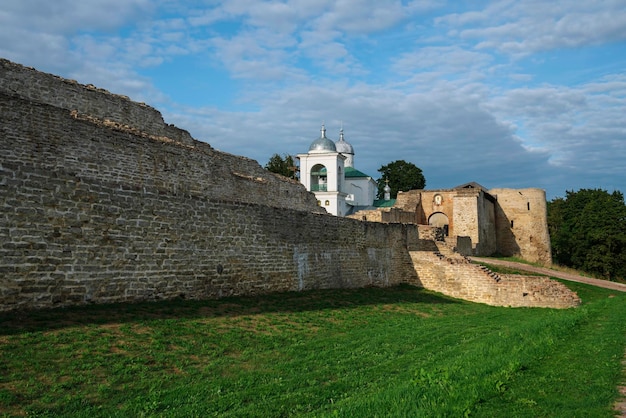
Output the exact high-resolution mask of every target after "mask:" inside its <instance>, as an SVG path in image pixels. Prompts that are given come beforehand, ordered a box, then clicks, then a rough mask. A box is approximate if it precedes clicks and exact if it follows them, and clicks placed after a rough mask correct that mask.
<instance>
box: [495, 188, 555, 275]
mask: <svg viewBox="0 0 626 418" xmlns="http://www.w3.org/2000/svg"><path fill="white" fill-rule="evenodd" d="M489 193H490V194H491V195H492V196H494V197H495V198H496V201H497V203H496V229H497V234H496V235H497V239H498V244H497V247H498V252H499V253H501V254H502V255H506V256H519V257H521V258H523V259H524V260H527V261H531V262H534V263H539V264H542V265H550V264H552V251H551V248H550V235H549V232H548V215H547V203H546V193H545V191H544V190H542V189H534V188H531V189H491V190H490V191H489Z"/></svg>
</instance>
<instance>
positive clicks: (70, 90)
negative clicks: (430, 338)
mask: <svg viewBox="0 0 626 418" xmlns="http://www.w3.org/2000/svg"><path fill="white" fill-rule="evenodd" d="M0 151H1V152H0V310H13V309H32V308H46V307H55V306H68V305H75V304H85V303H103V302H122V301H139V300H156V299H170V298H177V297H184V298H190V299H198V298H215V297H222V296H227V295H242V294H263V293H268V292H275V291H285V290H303V289H313V288H333V287H359V286H368V285H373V286H389V285H394V284H398V283H412V284H416V285H418V286H421V285H423V283H422V281H421V278H420V275H424V277H427V274H429V272H430V271H435V270H436V268H435V267H436V266H431V267H432V268H431V267H428V268H426V269H422V270H420V269H416V268H414V266H413V261H412V260H411V254H410V253H409V251H408V250H409V249H411V248H413V249H415V248H417V247H419V245H418V242H419V240H418V232H417V228H416V227H415V226H413V225H405V224H381V223H375V222H362V221H359V220H354V219H346V218H340V217H334V216H330V215H327V214H325V213H323V212H324V211H323V210H322V209H320V208H319V207H318V206H317V201H316V199H315V197H314V196H313V195H312V194H311V193H308V192H306V190H305V189H304V187H303V186H302V185H301V184H299V183H298V182H296V181H291V180H288V179H286V178H284V177H281V176H277V175H274V174H272V173H269V172H267V171H266V170H264V169H263V168H262V167H261V166H260V165H259V164H258V163H257V162H255V161H253V160H250V159H247V158H243V157H237V156H233V155H230V154H226V153H222V152H218V151H216V150H214V149H213V148H211V147H210V146H209V145H208V144H206V143H202V142H199V141H196V140H194V139H193V138H191V137H190V136H189V134H188V133H187V132H185V131H183V130H180V129H178V128H176V127H174V126H172V125H167V124H165V123H164V122H163V119H162V117H161V115H160V113H159V112H158V111H156V110H155V109H153V108H151V107H149V106H146V105H143V104H138V103H133V102H131V101H130V100H128V99H127V98H124V97H122V96H116V95H112V94H110V93H108V92H105V91H103V90H99V89H96V88H93V87H90V86H81V85H79V84H78V83H75V82H72V81H68V80H63V79H61V78H59V77H55V76H52V75H48V74H42V73H40V72H37V71H35V70H33V69H29V68H25V67H22V66H19V65H16V64H13V63H10V62H8V61H6V60H0ZM425 266H430V264H425ZM437 268H439V267H437ZM432 288H434V289H436V290H437V286H436V284H434V285H433V286H432ZM489 291H490V290H487V291H486V292H489ZM491 291H493V290H491ZM515 292H517V290H515ZM537 294H538V296H537V297H538V298H539V299H542V298H543V299H542V300H543V302H544V306H552V305H550V303H551V302H552V301H553V300H554V298H553V296H552V295H550V294H547V293H545V292H543V293H542V291H539V292H537ZM488 299H489V298H487V299H485V301H487V302H489V300H488ZM479 301H480V300H479ZM534 306H539V305H534Z"/></svg>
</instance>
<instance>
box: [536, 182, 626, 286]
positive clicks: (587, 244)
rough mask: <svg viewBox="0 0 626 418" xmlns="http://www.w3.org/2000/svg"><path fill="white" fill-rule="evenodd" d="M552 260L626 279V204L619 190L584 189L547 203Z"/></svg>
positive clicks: (603, 276) (599, 274)
mask: <svg viewBox="0 0 626 418" xmlns="http://www.w3.org/2000/svg"><path fill="white" fill-rule="evenodd" d="M548 228H549V231H550V240H551V242H552V259H553V261H554V262H555V263H557V264H560V265H562V266H567V267H572V268H574V269H577V270H582V271H585V272H588V273H591V274H594V275H596V276H600V277H602V278H604V279H606V280H612V281H625V280H626V205H625V204H624V195H623V194H622V193H621V192H619V191H614V192H613V193H609V192H607V191H605V190H601V189H581V190H579V191H577V192H574V191H568V192H566V195H565V198H561V197H559V198H556V199H554V200H552V201H551V202H548Z"/></svg>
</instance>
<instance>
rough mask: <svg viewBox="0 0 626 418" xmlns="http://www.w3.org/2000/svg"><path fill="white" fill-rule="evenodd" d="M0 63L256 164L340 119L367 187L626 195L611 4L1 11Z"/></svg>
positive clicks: (619, 49)
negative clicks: (149, 109) (406, 174)
mask: <svg viewBox="0 0 626 418" xmlns="http://www.w3.org/2000/svg"><path fill="white" fill-rule="evenodd" d="M0 56H1V57H3V58H7V59H10V60H12V61H15V62H18V63H20V64H24V65H27V66H32V67H35V68H37V69H38V70H41V71H45V72H50V73H54V74H57V75H60V76H62V77H66V78H71V79H75V80H78V81H79V82H81V83H84V84H95V85H97V86H98V87H102V88H105V89H107V90H109V91H111V92H113V93H118V94H123V95H126V96H129V97H131V98H132V99H133V100H136V101H141V102H146V103H148V104H150V105H152V106H154V107H156V108H157V109H159V110H160V111H161V112H162V113H163V116H164V118H165V120H166V122H168V123H173V124H175V125H177V126H178V127H180V128H183V129H187V130H188V131H190V133H191V134H192V135H193V136H194V138H196V139H198V140H201V141H205V142H208V143H210V144H211V145H212V146H213V147H215V148H217V149H219V150H222V151H225V152H229V153H232V154H237V155H243V156H246V157H250V158H253V159H255V160H257V161H259V163H260V164H261V165H265V163H266V162H267V160H268V159H269V157H270V156H271V155H272V154H274V153H280V154H287V153H288V154H297V153H302V152H306V151H307V150H308V147H309V145H310V143H311V142H312V141H313V140H315V139H316V138H317V137H318V136H319V130H320V126H321V124H322V122H324V123H325V125H326V128H327V135H328V136H329V137H330V138H332V139H335V140H336V139H337V138H338V136H339V129H340V127H341V125H342V123H343V127H344V132H345V138H346V140H347V141H348V142H350V143H351V144H352V145H353V146H354V148H355V152H356V155H355V166H356V167H357V168H358V169H359V170H361V171H364V172H366V173H368V174H370V175H372V176H373V177H374V178H377V177H378V176H379V173H378V172H377V170H378V168H380V167H381V166H382V165H385V164H388V163H389V162H392V161H395V160H399V159H403V160H406V161H409V162H412V163H414V164H416V165H417V166H418V167H420V168H421V169H422V170H423V172H424V175H425V177H426V186H427V188H449V187H454V186H456V185H459V184H463V183H466V182H469V181H476V182H478V183H481V184H482V185H484V186H485V187H487V188H500V187H513V188H525V187H539V188H543V189H545V190H546V192H547V196H548V199H552V198H554V197H558V196H564V195H565V191H566V190H578V189H581V188H602V189H605V190H608V191H609V192H612V191H613V190H620V191H622V192H625V193H626V3H624V0H614V1H610V0H607V1H599V0H598V1H592V2H581V1H579V0H571V1H559V0H555V1H550V2H547V1H543V0H541V1H539V0H537V1H536V0H517V1H508V0H503V1H444V0H415V1H393V0H376V1H374V0H369V1H368V0H333V1H330V0H328V1H327V0H282V1H271V0H270V1H250V0H232V1H212V0H206V1H199V0H196V1H184V2H180V1H176V0H154V1H150V0H81V1H78V0H76V1H71V0H55V1H53V2H52V1H51V2H42V1H39V0H4V1H3V2H2V4H1V5H0Z"/></svg>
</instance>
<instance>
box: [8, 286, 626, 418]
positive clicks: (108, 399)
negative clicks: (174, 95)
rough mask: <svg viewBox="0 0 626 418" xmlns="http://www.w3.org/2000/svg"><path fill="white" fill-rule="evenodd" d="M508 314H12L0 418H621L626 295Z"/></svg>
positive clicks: (338, 309)
mask: <svg viewBox="0 0 626 418" xmlns="http://www.w3.org/2000/svg"><path fill="white" fill-rule="evenodd" d="M568 286H571V287H573V288H574V289H575V290H576V291H578V292H579V294H580V296H581V297H582V298H583V301H584V304H583V306H581V307H580V308H576V309H568V310H551V309H527V308H524V309H520V308H517V309H511V308H498V307H490V306H486V305H481V304H474V303H469V302H464V301H459V300H455V299H451V298H447V297H444V296H441V295H439V294H436V293H433V292H429V291H426V290H422V289H417V288H414V287H410V286H399V287H394V288H390V289H354V290H327V291H326V290H325V291H311V292H302V293H287V294H277V295H270V296H267V297H263V298H229V299H223V300H219V301H202V302H200V301H172V302H159V303H145V304H135V305H107V306H90V307H84V308H71V309H60V310H52V311H40V312H31V313H13V314H4V315H0V354H1V356H0V415H5V416H19V415H36V416H72V417H81V416H83V417H98V416H163V417H178V416H185V417H189V416H202V417H207V416H220V417H255V416H256V417H279V416H312V417H313V416H339V417H366V416H367V417H373V416H380V417H385V416H389V417H402V416H406V417H420V416H424V417H443V416H451V417H452V416H454V417H456V416H479V417H492V416H507V417H537V416H542V417H590V416H593V417H603V416H604V417H610V416H613V413H612V406H613V403H614V401H615V399H616V396H617V389H616V386H617V385H618V383H619V382H620V378H621V376H622V375H621V359H622V356H623V354H624V348H625V346H626V322H625V321H624V320H623V318H625V317H626V303H625V302H626V295H625V294H623V293H618V292H610V291H608V290H604V289H599V288H592V287H590V286H586V285H582V284H570V283H568Z"/></svg>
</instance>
